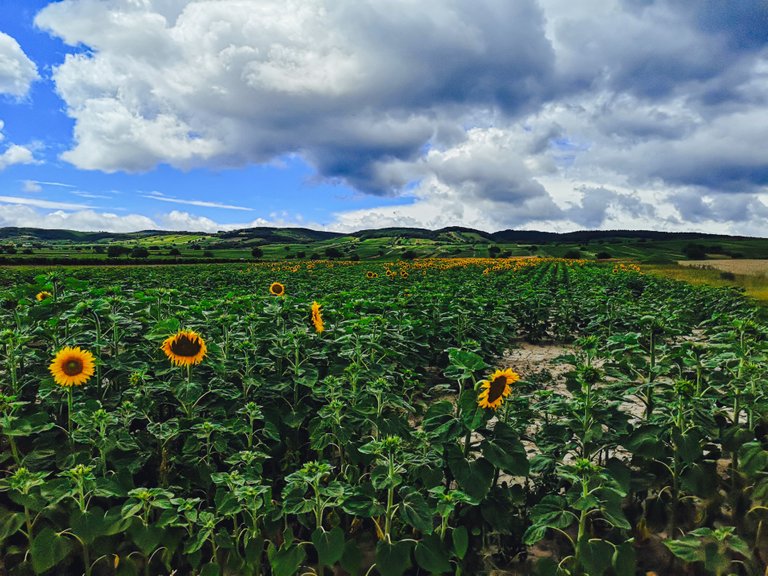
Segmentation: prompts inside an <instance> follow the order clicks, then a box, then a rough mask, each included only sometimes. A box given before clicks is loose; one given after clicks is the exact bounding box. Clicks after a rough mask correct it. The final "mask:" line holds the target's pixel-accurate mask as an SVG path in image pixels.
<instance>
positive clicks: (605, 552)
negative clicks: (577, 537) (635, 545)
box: [577, 540, 613, 576]
mask: <svg viewBox="0 0 768 576" xmlns="http://www.w3.org/2000/svg"><path fill="white" fill-rule="evenodd" d="M577 553H578V555H579V560H580V561H581V564H582V566H584V571H585V572H586V573H587V574H589V576H601V575H602V574H605V571H606V570H608V568H610V566H611V559H612V558H613V546H611V544H610V543H609V542H606V541H605V540H582V541H581V542H579V543H578V544H577Z"/></svg>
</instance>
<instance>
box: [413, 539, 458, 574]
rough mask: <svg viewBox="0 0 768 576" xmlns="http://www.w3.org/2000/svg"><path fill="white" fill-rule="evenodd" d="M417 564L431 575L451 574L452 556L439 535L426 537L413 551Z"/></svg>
mask: <svg viewBox="0 0 768 576" xmlns="http://www.w3.org/2000/svg"><path fill="white" fill-rule="evenodd" d="M413 555H414V556H415V557H416V562H417V563H418V564H419V566H421V567H422V568H424V570H427V571H428V572H429V573H430V574H443V573H445V572H451V571H452V569H451V563H450V561H449V559H450V554H449V553H448V551H447V550H446V549H445V546H443V543H442V541H441V540H440V537H439V536H438V535H437V534H432V535H430V536H425V537H424V538H422V539H421V541H419V543H418V544H416V548H415V549H414V551H413Z"/></svg>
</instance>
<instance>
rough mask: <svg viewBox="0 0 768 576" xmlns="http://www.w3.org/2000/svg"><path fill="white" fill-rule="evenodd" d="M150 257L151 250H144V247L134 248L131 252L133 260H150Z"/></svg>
mask: <svg viewBox="0 0 768 576" xmlns="http://www.w3.org/2000/svg"><path fill="white" fill-rule="evenodd" d="M148 257H149V250H147V249H146V248H144V246H134V247H133V249H132V250H131V258H148Z"/></svg>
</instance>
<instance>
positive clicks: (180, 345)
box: [171, 336, 202, 357]
mask: <svg viewBox="0 0 768 576" xmlns="http://www.w3.org/2000/svg"><path fill="white" fill-rule="evenodd" d="M201 349H202V345H201V344H200V341H199V340H197V339H194V340H193V339H192V338H190V337H189V336H180V337H179V338H178V339H176V341H175V342H172V343H171V352H173V353H174V354H176V356H189V357H193V356H197V355H198V353H199V352H200V350H201Z"/></svg>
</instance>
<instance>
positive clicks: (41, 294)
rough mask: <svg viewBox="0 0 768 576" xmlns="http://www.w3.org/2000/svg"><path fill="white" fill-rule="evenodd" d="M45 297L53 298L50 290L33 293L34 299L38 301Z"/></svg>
mask: <svg viewBox="0 0 768 576" xmlns="http://www.w3.org/2000/svg"><path fill="white" fill-rule="evenodd" d="M46 298H53V294H51V293H50V292H48V291H47V290H43V291H42V292H38V293H37V294H36V295H35V299H36V300H37V301H38V302H42V301H43V300H45V299H46Z"/></svg>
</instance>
